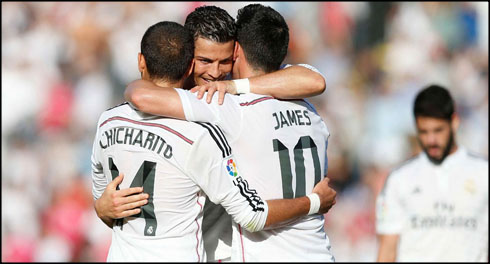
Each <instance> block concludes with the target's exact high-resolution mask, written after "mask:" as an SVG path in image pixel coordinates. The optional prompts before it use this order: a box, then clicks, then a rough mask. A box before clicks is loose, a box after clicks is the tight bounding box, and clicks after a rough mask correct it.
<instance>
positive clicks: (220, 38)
mask: <svg viewBox="0 0 490 264" xmlns="http://www.w3.org/2000/svg"><path fill="white" fill-rule="evenodd" d="M184 26H185V27H186V28H187V29H189V30H190V31H191V33H192V35H193V37H194V39H197V38H199V37H201V38H205V39H209V40H212V41H215V42H218V43H225V42H228V41H230V40H235V37H236V25H235V19H233V17H231V16H230V14H228V12H226V10H224V9H221V8H219V7H217V6H200V7H198V8H196V9H195V10H194V11H192V12H191V13H190V14H189V15H187V18H186V19H185V23H184Z"/></svg>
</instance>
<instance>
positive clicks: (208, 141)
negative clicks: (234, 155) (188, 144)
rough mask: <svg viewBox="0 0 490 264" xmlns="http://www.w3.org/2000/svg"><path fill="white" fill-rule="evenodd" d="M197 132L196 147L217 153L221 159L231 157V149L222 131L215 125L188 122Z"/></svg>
mask: <svg viewBox="0 0 490 264" xmlns="http://www.w3.org/2000/svg"><path fill="white" fill-rule="evenodd" d="M189 123H192V124H193V126H196V127H197V129H198V130H199V139H198V140H197V141H198V142H197V144H196V147H197V148H202V149H206V150H208V151H213V150H216V151H219V153H220V154H221V156H222V157H227V156H229V155H231V152H232V151H231V147H230V145H229V144H228V140H227V138H226V136H225V135H224V133H223V130H222V129H221V128H220V127H219V126H218V125H215V124H211V123H208V122H189Z"/></svg>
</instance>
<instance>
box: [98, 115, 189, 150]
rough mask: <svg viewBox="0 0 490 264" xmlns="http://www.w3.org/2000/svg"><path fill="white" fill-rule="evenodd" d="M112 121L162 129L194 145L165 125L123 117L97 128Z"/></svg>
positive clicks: (112, 119)
mask: <svg viewBox="0 0 490 264" xmlns="http://www.w3.org/2000/svg"><path fill="white" fill-rule="evenodd" d="M114 120H121V121H126V122H129V123H133V124H137V125H144V126H152V127H159V128H163V129H165V130H167V131H168V132H170V133H172V134H174V135H176V136H178V137H180V138H181V139H183V140H184V141H185V142H187V143H189V144H191V145H192V144H194V141H192V140H190V139H188V138H186V137H185V136H184V135H182V134H180V133H179V132H177V131H175V130H173V129H171V128H170V127H168V126H165V125H161V124H156V123H146V122H141V121H136V120H132V119H129V118H124V117H120V116H115V117H111V118H109V119H107V120H106V121H104V122H102V124H100V126H99V128H101V127H102V126H104V125H105V124H107V123H109V122H111V121H114Z"/></svg>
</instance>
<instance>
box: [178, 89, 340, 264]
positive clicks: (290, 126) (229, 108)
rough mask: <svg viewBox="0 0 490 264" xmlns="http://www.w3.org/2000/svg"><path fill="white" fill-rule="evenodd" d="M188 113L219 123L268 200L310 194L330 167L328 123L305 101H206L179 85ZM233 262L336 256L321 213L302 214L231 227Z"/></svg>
mask: <svg viewBox="0 0 490 264" xmlns="http://www.w3.org/2000/svg"><path fill="white" fill-rule="evenodd" d="M176 90H177V92H178V93H179V96H180V98H181V101H182V104H183V108H184V112H185V116H186V119H187V120H191V121H207V122H210V123H213V124H217V125H219V126H220V127H221V128H222V129H223V132H224V134H225V135H226V137H227V138H228V142H229V143H230V145H231V146H232V148H233V150H234V154H235V157H236V158H237V160H238V161H239V162H240V165H239V166H240V171H241V172H242V173H243V177H244V178H246V179H247V180H248V182H249V183H250V184H251V185H252V186H254V188H256V190H257V192H258V193H260V194H261V195H262V196H263V198H264V199H282V198H296V197H301V196H305V195H307V194H310V193H311V192H312V190H313V187H314V185H315V184H316V183H318V182H319V181H320V180H322V179H323V178H324V176H325V175H326V171H327V163H326V160H327V157H326V148H327V142H328V137H329V131H328V129H327V126H326V125H325V123H324V122H323V120H322V119H321V117H320V116H319V115H318V114H317V113H316V111H315V109H314V108H313V106H312V105H311V104H309V103H308V102H307V101H305V100H287V101H286V100H276V99H274V98H272V97H270V96H264V95H257V94H242V95H240V96H233V95H229V94H227V95H225V100H224V103H223V105H218V104H217V102H216V101H217V96H214V97H213V102H212V103H211V104H207V103H206V102H205V100H198V99H197V98H196V96H195V94H192V93H190V92H188V91H185V90H181V89H176ZM233 228H234V230H233V243H232V247H233V254H232V260H233V261H333V260H334V258H333V256H332V254H331V252H330V242H329V239H328V236H327V235H326V233H325V230H324V217H323V215H314V216H307V217H303V218H300V219H299V220H296V221H292V222H289V223H287V226H286V227H281V228H277V229H271V230H267V231H260V232H255V233H251V232H247V231H246V230H244V229H243V228H242V227H241V226H239V225H234V226H233Z"/></svg>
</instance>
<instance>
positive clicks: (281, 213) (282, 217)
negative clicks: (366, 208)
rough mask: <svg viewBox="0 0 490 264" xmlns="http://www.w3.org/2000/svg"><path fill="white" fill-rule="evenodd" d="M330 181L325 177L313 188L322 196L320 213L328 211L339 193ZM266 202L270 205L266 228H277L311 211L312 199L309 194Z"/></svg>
mask: <svg viewBox="0 0 490 264" xmlns="http://www.w3.org/2000/svg"><path fill="white" fill-rule="evenodd" d="M328 183H329V179H328V178H324V179H323V180H322V181H320V182H319V183H317V185H315V187H314V188H313V193H316V194H318V196H319V198H320V204H321V205H320V209H319V211H318V214H325V213H327V212H328V210H330V208H332V206H333V205H334V204H335V197H336V195H337V193H336V192H335V190H334V189H332V188H331V187H330V186H329V185H328ZM306 200H308V201H306ZM266 202H267V206H268V207H269V214H268V215H267V221H266V222H265V226H264V229H271V228H275V227H277V226H280V225H281V223H284V222H286V221H288V220H291V219H294V218H297V217H301V216H305V215H307V214H308V213H309V208H310V206H311V200H310V198H308V197H307V196H304V197H300V198H295V199H278V200H267V201H266ZM306 203H307V204H306ZM305 209H308V210H305Z"/></svg>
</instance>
